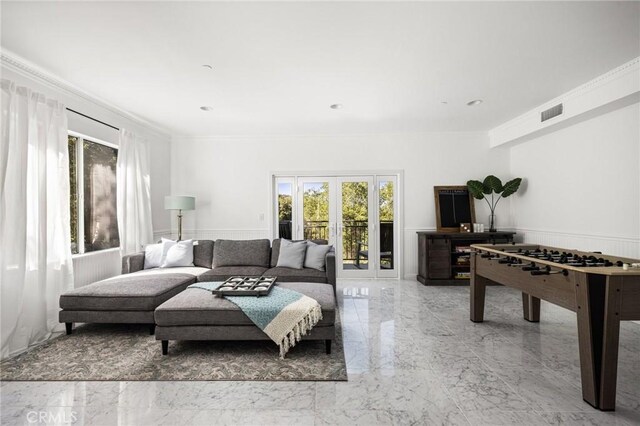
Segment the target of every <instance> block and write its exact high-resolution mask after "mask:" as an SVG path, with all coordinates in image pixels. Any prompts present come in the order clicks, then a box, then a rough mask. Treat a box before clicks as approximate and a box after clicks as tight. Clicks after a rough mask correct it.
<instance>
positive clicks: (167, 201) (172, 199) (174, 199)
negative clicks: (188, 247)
mask: <svg viewBox="0 0 640 426" xmlns="http://www.w3.org/2000/svg"><path fill="white" fill-rule="evenodd" d="M164 209H165V210H178V241H180V240H182V210H195V209H196V197H185V196H183V195H167V196H166V197H164Z"/></svg>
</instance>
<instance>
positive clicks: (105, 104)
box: [0, 47, 171, 139]
mask: <svg viewBox="0 0 640 426" xmlns="http://www.w3.org/2000/svg"><path fill="white" fill-rule="evenodd" d="M0 49H1V50H0V63H1V64H2V66H3V67H5V68H6V69H8V70H11V71H13V72H15V73H17V74H20V75H22V76H24V77H28V78H31V79H34V80H36V81H38V82H39V83H42V84H44V85H46V86H48V87H50V88H52V89H55V90H60V91H62V92H64V93H66V94H67V95H70V96H74V97H78V98H81V99H84V100H86V101H89V102H91V103H93V104H95V105H97V106H99V107H101V108H104V109H106V110H107V111H109V112H111V113H113V114H116V115H118V116H120V117H122V118H124V119H126V120H129V121H132V122H133V123H135V124H137V125H139V126H143V127H146V128H147V129H149V130H151V131H152V132H154V133H157V134H158V135H160V136H163V137H165V138H167V139H170V138H171V131H170V130H168V129H167V128H165V127H163V126H161V125H159V124H158V123H155V122H153V121H149V120H147V119H144V118H142V117H139V116H137V115H135V114H132V113H130V112H129V111H126V110H124V109H122V108H120V107H118V106H116V105H114V104H112V103H111V102H109V101H106V100H104V99H102V98H100V97H98V96H96V95H94V94H92V93H89V92H87V91H86V90H84V89H81V88H79V87H78V86H76V85H74V84H73V83H70V82H69V81H67V80H65V79H63V78H61V77H59V76H57V75H55V74H53V73H51V72H50V71H48V70H46V69H44V68H42V67H40V66H38V65H36V64H34V63H33V62H31V61H29V60H27V59H25V58H23V57H21V56H19V55H17V54H15V53H13V52H11V51H10V50H7V49H6V48H4V47H1V48H0ZM119 127H122V126H119Z"/></svg>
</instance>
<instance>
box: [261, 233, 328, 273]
mask: <svg viewBox="0 0 640 426" xmlns="http://www.w3.org/2000/svg"><path fill="white" fill-rule="evenodd" d="M298 241H305V240H293V242H294V243H295V242H298ZM308 241H311V242H314V243H316V244H328V243H329V241H327V240H308ZM281 242H282V238H278V239H277V240H273V244H272V245H271V262H270V263H269V265H270V266H271V267H272V268H275V267H276V266H277V265H278V257H280V244H281Z"/></svg>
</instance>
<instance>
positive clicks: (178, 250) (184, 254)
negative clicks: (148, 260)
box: [162, 240, 193, 268]
mask: <svg viewBox="0 0 640 426" xmlns="http://www.w3.org/2000/svg"><path fill="white" fill-rule="evenodd" d="M171 243H173V244H172V245H171V246H170V247H169V250H167V254H166V256H165V258H164V262H163V263H162V268H174V267H178V266H193V240H185V241H178V242H174V241H171ZM163 244H169V242H168V241H167V242H165V243H163Z"/></svg>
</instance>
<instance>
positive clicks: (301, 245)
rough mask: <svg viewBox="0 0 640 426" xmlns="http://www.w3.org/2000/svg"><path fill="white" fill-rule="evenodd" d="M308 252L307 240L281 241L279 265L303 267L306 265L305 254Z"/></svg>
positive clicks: (294, 267)
mask: <svg viewBox="0 0 640 426" xmlns="http://www.w3.org/2000/svg"><path fill="white" fill-rule="evenodd" d="M306 252H307V242H306V241H298V242H295V243H294V242H291V241H290V240H284V239H283V240H282V241H281V242H280V254H279V255H278V264H277V265H276V266H277V267H284V268H293V269H302V267H303V266H304V255H305V253H306Z"/></svg>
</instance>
